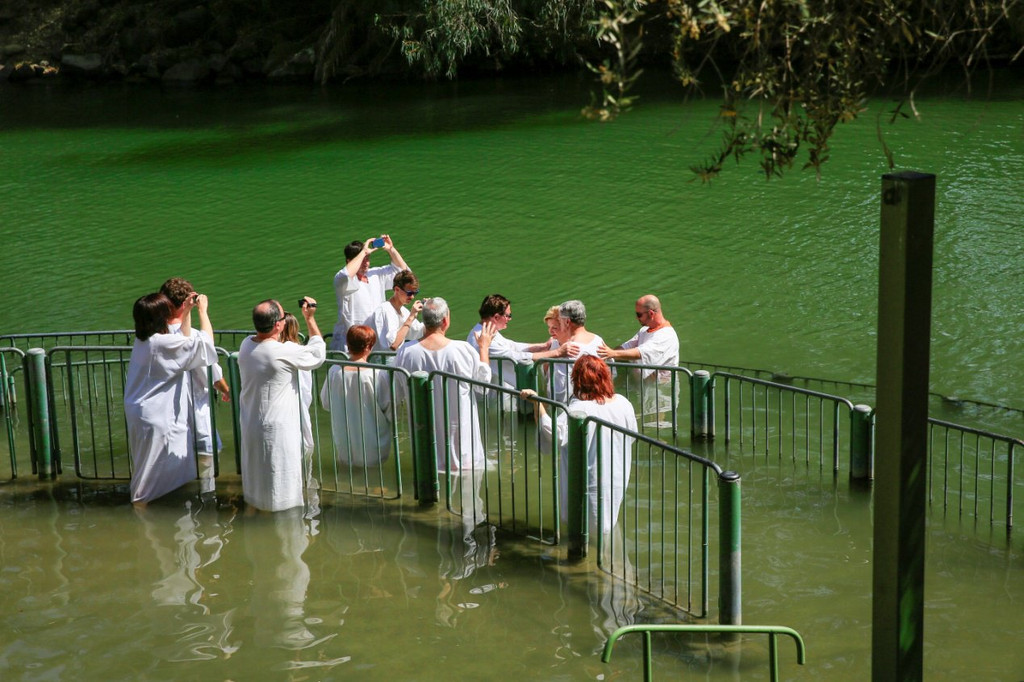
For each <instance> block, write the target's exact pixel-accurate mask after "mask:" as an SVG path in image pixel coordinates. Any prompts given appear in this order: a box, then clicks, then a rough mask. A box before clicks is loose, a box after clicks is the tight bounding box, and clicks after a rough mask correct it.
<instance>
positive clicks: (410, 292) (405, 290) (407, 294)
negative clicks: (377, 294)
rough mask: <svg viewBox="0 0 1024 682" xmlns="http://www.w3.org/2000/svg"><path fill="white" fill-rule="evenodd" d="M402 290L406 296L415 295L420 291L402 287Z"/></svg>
mask: <svg viewBox="0 0 1024 682" xmlns="http://www.w3.org/2000/svg"><path fill="white" fill-rule="evenodd" d="M402 291H403V292H404V293H405V295H406V296H415V295H416V294H418V293H420V290H419V289H413V290H412V291H409V290H408V289H402Z"/></svg>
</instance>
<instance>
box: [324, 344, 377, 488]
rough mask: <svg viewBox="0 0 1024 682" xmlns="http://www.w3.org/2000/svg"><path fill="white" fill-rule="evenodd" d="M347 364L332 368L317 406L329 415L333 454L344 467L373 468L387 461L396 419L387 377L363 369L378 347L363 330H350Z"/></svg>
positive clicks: (375, 370)
mask: <svg viewBox="0 0 1024 682" xmlns="http://www.w3.org/2000/svg"><path fill="white" fill-rule="evenodd" d="M346 341H347V343H348V352H349V361H350V362H353V363H358V364H356V365H334V366H333V367H331V369H330V370H329V371H328V373H327V379H326V380H325V381H324V385H323V387H322V388H321V389H320V404H321V405H322V406H323V408H324V409H325V410H327V411H328V412H330V413H331V433H332V434H333V436H334V450H335V455H336V457H337V459H338V463H339V464H340V465H342V466H354V467H362V468H366V467H376V466H380V465H381V464H383V463H384V462H386V461H387V460H388V458H389V457H390V456H391V445H392V440H393V439H394V436H393V423H394V419H393V417H392V412H391V387H390V385H389V374H390V373H389V372H388V371H386V370H383V369H375V368H373V367H372V366H370V365H368V364H366V361H367V358H368V357H369V356H370V353H371V352H372V351H373V349H374V347H375V344H376V342H377V335H376V333H375V332H374V331H373V329H372V328H370V327H369V326H367V325H361V324H359V325H356V326H354V327H350V328H349V330H348V338H347V339H346Z"/></svg>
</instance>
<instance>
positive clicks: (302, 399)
mask: <svg viewBox="0 0 1024 682" xmlns="http://www.w3.org/2000/svg"><path fill="white" fill-rule="evenodd" d="M278 340H279V341H280V342H281V343H287V342H290V343H294V344H298V345H301V341H302V339H301V338H299V320H298V318H296V317H295V316H294V315H292V314H291V313H289V312H288V311H285V313H284V328H283V329H282V330H281V338H280V339H278ZM298 374H299V404H300V405H301V406H302V409H301V410H299V422H300V424H301V425H302V466H303V472H304V473H303V475H304V477H305V481H306V487H307V488H309V487H312V486H315V485H316V477H315V476H314V472H313V450H314V449H315V447H316V444H315V443H314V442H313V422H312V419H311V418H310V414H309V408H310V406H311V405H312V404H313V373H312V372H310V371H309V370H308V369H300V370H299V372H298Z"/></svg>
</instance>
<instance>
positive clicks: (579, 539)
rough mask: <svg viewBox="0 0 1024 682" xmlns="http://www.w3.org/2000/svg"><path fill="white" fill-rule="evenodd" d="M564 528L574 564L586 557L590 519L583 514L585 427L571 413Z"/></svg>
mask: <svg viewBox="0 0 1024 682" xmlns="http://www.w3.org/2000/svg"><path fill="white" fill-rule="evenodd" d="M567 416H568V423H569V447H568V452H567V455H568V458H569V462H568V463H569V466H568V472H567V473H568V477H569V480H568V488H569V490H568V494H567V498H568V499H567V500H566V506H567V507H568V518H569V521H568V524H567V526H568V527H567V528H566V531H567V533H568V536H569V559H570V560H572V561H577V560H579V559H583V558H584V557H585V556H587V544H588V542H589V539H590V536H589V532H588V528H587V525H588V523H589V521H590V515H589V513H588V510H587V426H586V423H585V421H584V420H585V419H586V415H585V414H583V413H582V412H572V413H569V414H568V415H567Z"/></svg>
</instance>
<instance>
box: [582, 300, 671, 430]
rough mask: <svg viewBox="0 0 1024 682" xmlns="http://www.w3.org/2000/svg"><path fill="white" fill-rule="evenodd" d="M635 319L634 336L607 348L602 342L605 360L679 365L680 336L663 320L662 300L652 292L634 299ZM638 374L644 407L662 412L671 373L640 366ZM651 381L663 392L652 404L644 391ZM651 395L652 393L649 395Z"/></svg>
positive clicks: (666, 405) (667, 402)
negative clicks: (637, 323) (638, 329)
mask: <svg viewBox="0 0 1024 682" xmlns="http://www.w3.org/2000/svg"><path fill="white" fill-rule="evenodd" d="M636 319H637V321H638V322H639V323H640V325H641V326H640V331H638V332H637V333H636V334H634V335H633V338H631V339H630V340H629V341H626V342H625V343H623V344H622V345H620V346H617V347H615V348H609V347H608V346H606V345H604V344H601V345H600V346H598V348H597V354H598V356H599V357H602V358H604V359H605V360H628V361H633V362H636V361H638V360H639V361H640V362H641V363H642V364H644V365H668V366H673V367H674V366H676V365H678V364H679V337H678V336H676V330H675V329H674V328H673V327H672V323H671V322H669V321H668V320H666V319H665V315H664V314H663V313H662V311H661V301H659V300H658V297H657V296H655V295H654V294H647V295H645V296H641V297H640V298H638V299H637V301H636ZM640 375H641V377H642V378H643V388H642V389H641V390H642V391H643V393H644V396H645V399H644V406H645V409H646V408H647V407H651V408H652V409H656V411H658V412H662V411H664V410H666V409H669V408H670V407H671V393H670V388H671V383H672V373H671V371H668V370H662V371H658V370H654V369H641V370H640ZM650 384H656V385H657V386H658V388H659V389H661V390H659V391H658V392H659V393H661V394H662V397H661V399H659V400H658V401H657V403H654V404H652V405H650V406H649V405H648V402H649V401H648V400H647V397H648V394H651V393H652V392H651V391H649V390H647V388H648V386H649V385H650ZM651 397H653V396H651Z"/></svg>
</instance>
